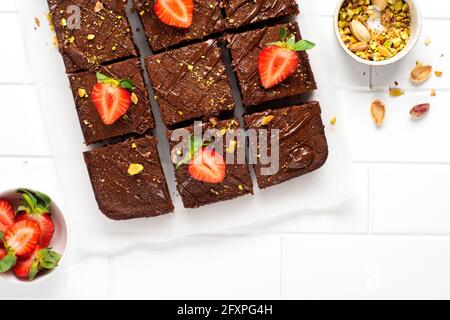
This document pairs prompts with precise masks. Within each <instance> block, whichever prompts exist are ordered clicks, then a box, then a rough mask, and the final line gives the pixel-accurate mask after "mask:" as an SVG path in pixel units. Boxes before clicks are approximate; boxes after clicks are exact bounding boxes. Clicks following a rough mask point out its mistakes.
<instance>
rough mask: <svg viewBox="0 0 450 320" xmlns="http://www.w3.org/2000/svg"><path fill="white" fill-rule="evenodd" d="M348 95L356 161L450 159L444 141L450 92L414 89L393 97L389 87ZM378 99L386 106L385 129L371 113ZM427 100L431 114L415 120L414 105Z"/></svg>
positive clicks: (449, 130)
mask: <svg viewBox="0 0 450 320" xmlns="http://www.w3.org/2000/svg"><path fill="white" fill-rule="evenodd" d="M347 94H348V96H349V99H350V100H349V101H348V103H347V104H346V106H345V108H343V109H344V113H345V118H346V120H347V121H346V125H347V127H348V136H349V139H350V144H351V145H352V153H353V158H354V160H357V161H369V162H370V161H372V162H378V161H400V162H401V161H403V162H431V163H436V162H450V148H445V147H443V140H442V139H445V138H444V137H448V136H449V135H450V126H449V125H448V119H450V108H449V107H448V101H449V99H450V92H440V93H438V96H436V97H434V98H432V97H430V95H429V92H411V91H408V92H407V93H406V95H404V96H402V97H397V98H393V97H390V96H389V94H388V90H387V89H386V90H384V91H372V92H348V93H347ZM350 97H351V98H350ZM376 99H381V100H382V101H384V103H385V105H386V117H385V121H384V124H383V127H382V128H377V127H376V126H375V125H374V123H373V121H372V118H371V116H370V105H371V103H372V101H373V100H376ZM426 102H429V103H431V105H432V106H431V110H430V112H429V114H428V115H427V116H426V117H424V118H422V119H420V120H412V119H411V118H410V116H409V111H410V109H411V107H413V106H414V105H416V104H419V103H426Z"/></svg>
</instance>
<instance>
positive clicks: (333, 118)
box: [330, 117, 337, 126]
mask: <svg viewBox="0 0 450 320" xmlns="http://www.w3.org/2000/svg"><path fill="white" fill-rule="evenodd" d="M336 121H337V119H336V117H332V118H331V119H330V124H331V125H332V126H334V125H336Z"/></svg>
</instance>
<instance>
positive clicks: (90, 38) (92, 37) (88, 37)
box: [87, 34, 95, 40]
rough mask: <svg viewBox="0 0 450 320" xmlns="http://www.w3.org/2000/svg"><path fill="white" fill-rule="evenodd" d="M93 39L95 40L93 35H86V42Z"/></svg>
mask: <svg viewBox="0 0 450 320" xmlns="http://www.w3.org/2000/svg"><path fill="white" fill-rule="evenodd" d="M94 38H95V34H88V35H87V39H88V40H94Z"/></svg>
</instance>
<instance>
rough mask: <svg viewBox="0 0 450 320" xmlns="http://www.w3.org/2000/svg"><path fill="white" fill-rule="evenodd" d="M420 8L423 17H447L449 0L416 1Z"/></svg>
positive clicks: (449, 6)
mask: <svg viewBox="0 0 450 320" xmlns="http://www.w3.org/2000/svg"><path fill="white" fill-rule="evenodd" d="M417 2H418V3H419V5H420V9H421V10H422V15H423V17H424V18H446V19H448V17H449V14H448V13H449V12H450V2H449V1H448V0H426V1H424V0H420V1H417Z"/></svg>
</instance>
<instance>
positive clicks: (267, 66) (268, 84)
mask: <svg viewBox="0 0 450 320" xmlns="http://www.w3.org/2000/svg"><path fill="white" fill-rule="evenodd" d="M298 62H299V59H298V53H297V52H295V51H292V50H289V49H286V48H282V47H278V46H269V47H265V48H264V49H263V51H262V52H261V54H260V56H259V59H258V69H259V74H260V76H261V84H262V85H263V87H264V88H266V89H270V88H272V87H274V86H276V85H277V84H279V83H281V82H283V81H284V80H286V79H287V78H288V77H290V76H291V75H292V74H293V73H294V72H295V70H297V66H298Z"/></svg>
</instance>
